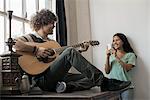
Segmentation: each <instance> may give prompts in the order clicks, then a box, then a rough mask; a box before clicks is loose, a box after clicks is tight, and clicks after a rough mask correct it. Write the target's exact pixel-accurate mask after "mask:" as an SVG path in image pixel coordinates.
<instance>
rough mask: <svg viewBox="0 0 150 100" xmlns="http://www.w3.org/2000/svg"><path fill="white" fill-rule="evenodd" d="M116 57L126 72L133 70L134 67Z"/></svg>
mask: <svg viewBox="0 0 150 100" xmlns="http://www.w3.org/2000/svg"><path fill="white" fill-rule="evenodd" d="M115 57H116V60H117V61H118V62H119V63H120V64H121V66H122V67H123V68H124V69H125V70H126V71H129V70H131V69H132V68H133V67H134V65H132V64H127V63H125V62H123V61H122V60H121V59H119V58H118V56H115Z"/></svg>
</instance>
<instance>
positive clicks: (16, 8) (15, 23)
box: [0, 0, 56, 54]
mask: <svg viewBox="0 0 150 100" xmlns="http://www.w3.org/2000/svg"><path fill="white" fill-rule="evenodd" d="M55 7H56V1H55V0H0V37H1V38H0V47H1V49H0V54H2V53H3V52H4V51H7V45H6V43H5V42H6V41H7V39H8V37H9V19H8V17H7V11H8V10H12V11H13V18H12V20H11V36H12V38H16V37H18V36H21V35H23V34H27V33H31V32H32V30H31V28H30V26H29V24H28V21H29V20H30V17H31V16H32V14H34V13H35V12H36V11H39V10H41V9H43V8H48V9H50V10H52V11H53V12H54V13H55V11H56V8H55ZM54 32H55V29H54ZM50 38H53V39H55V40H56V34H53V36H50Z"/></svg>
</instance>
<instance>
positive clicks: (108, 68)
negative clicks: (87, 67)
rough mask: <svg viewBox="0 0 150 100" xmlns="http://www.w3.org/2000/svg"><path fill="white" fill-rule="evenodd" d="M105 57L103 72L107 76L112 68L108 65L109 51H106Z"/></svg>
mask: <svg viewBox="0 0 150 100" xmlns="http://www.w3.org/2000/svg"><path fill="white" fill-rule="evenodd" d="M106 55H107V56H106V63H105V72H106V74H109V73H110V71H111V69H112V66H111V65H110V64H109V58H110V55H111V53H110V50H108V49H107V51H106Z"/></svg>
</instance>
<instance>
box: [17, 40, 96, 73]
mask: <svg viewBox="0 0 150 100" xmlns="http://www.w3.org/2000/svg"><path fill="white" fill-rule="evenodd" d="M86 43H88V44H89V45H91V46H95V45H99V42H98V41H88V42H86ZM29 44H30V45H35V46H37V47H44V48H47V49H48V48H52V49H54V51H55V54H54V55H53V56H54V59H53V60H50V61H49V62H44V61H41V60H39V59H38V58H37V57H36V56H35V55H34V54H32V53H29V52H22V51H16V52H17V53H18V54H21V55H22V56H21V57H19V65H20V67H21V68H22V70H23V71H25V72H26V73H28V74H30V75H38V74H40V73H42V72H44V71H45V70H46V69H47V68H48V67H49V66H50V65H51V64H52V63H53V61H54V60H55V59H56V58H57V57H58V56H59V54H60V53H61V52H62V51H63V50H65V49H66V48H68V47H74V48H77V47H80V46H81V45H83V43H80V44H76V45H72V46H64V47H61V46H60V45H59V43H57V42H56V41H47V42H44V43H35V42H32V43H29Z"/></svg>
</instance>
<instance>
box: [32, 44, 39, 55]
mask: <svg viewBox="0 0 150 100" xmlns="http://www.w3.org/2000/svg"><path fill="white" fill-rule="evenodd" d="M37 51H38V48H37V47H36V46H34V48H33V54H36V53H37Z"/></svg>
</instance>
